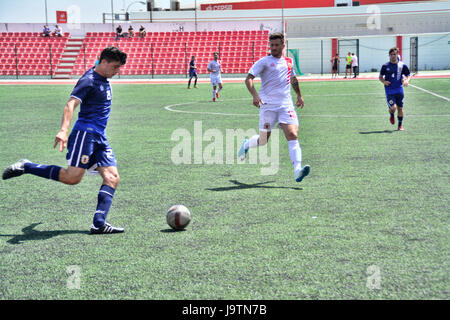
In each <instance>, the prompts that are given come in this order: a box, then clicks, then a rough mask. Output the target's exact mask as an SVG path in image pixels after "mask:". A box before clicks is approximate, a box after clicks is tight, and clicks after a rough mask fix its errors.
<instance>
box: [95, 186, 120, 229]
mask: <svg viewBox="0 0 450 320" xmlns="http://www.w3.org/2000/svg"><path fill="white" fill-rule="evenodd" d="M114 191H116V189H114V188H112V187H110V186H107V185H105V184H104V185H102V186H101V187H100V191H99V193H98V203H97V210H95V214H94V227H96V228H100V227H101V226H103V225H104V224H105V221H106V216H107V215H108V211H109V208H110V207H111V204H112V200H113V197H114Z"/></svg>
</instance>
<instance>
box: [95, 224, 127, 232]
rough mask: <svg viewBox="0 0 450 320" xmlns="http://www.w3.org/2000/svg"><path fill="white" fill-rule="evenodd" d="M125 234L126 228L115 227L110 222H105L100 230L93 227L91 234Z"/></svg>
mask: <svg viewBox="0 0 450 320" xmlns="http://www.w3.org/2000/svg"><path fill="white" fill-rule="evenodd" d="M122 232H125V229H124V228H118V227H113V226H112V225H111V224H110V223H109V222H105V224H104V225H103V226H101V227H100V228H96V227H94V225H92V226H91V234H105V233H106V234H107V233H122Z"/></svg>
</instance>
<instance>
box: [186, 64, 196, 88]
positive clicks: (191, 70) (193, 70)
mask: <svg viewBox="0 0 450 320" xmlns="http://www.w3.org/2000/svg"><path fill="white" fill-rule="evenodd" d="M192 78H195V81H194V88H197V79H198V76H197V66H196V65H195V56H192V57H191V61H190V62H189V81H188V87H187V88H188V89H190V88H191V80H192Z"/></svg>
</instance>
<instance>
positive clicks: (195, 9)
mask: <svg viewBox="0 0 450 320" xmlns="http://www.w3.org/2000/svg"><path fill="white" fill-rule="evenodd" d="M194 12H195V32H197V0H195V8H194Z"/></svg>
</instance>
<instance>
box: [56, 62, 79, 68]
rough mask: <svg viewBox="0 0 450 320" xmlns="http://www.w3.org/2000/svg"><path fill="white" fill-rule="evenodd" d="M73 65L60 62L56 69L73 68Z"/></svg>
mask: <svg viewBox="0 0 450 320" xmlns="http://www.w3.org/2000/svg"><path fill="white" fill-rule="evenodd" d="M74 65H75V63H67V62H66V63H64V62H62V63H59V64H58V67H61V68H67V67H71V68H72V67H73V66H74Z"/></svg>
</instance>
